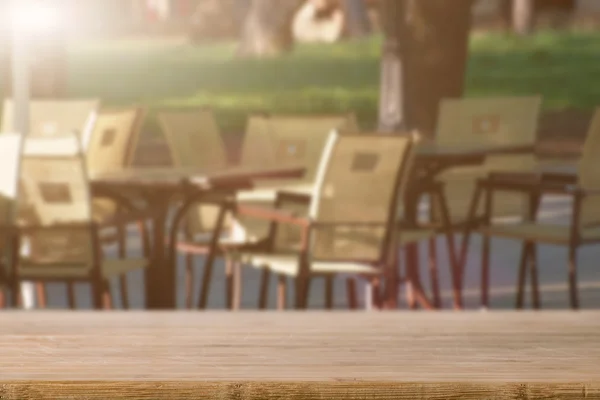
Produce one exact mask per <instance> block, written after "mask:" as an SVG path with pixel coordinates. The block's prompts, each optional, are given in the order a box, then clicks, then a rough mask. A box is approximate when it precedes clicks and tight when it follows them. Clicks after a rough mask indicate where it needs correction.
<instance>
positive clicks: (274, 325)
mask: <svg viewBox="0 0 600 400" xmlns="http://www.w3.org/2000/svg"><path fill="white" fill-rule="evenodd" d="M0 355H1V358H0V399H34V398H35V399H67V398H68V399H72V398H86V399H101V398H102V399H108V398H110V399H187V398H207V399H213V398H214V399H338V398H339V399H404V398H406V399H425V398H467V399H480V398H485V399H495V398H513V399H532V398H565V399H577V398H600V312H577V313H571V312H544V313H535V312H518V313H516V312H490V313H479V312H465V313H453V312H440V313H418V314H417V313H404V312H384V313H361V312H355V313H352V312H329V313H328V312H298V313H296V312H288V313H274V312H272V313H271V312H266V313H255V312H240V313H220V312H203V313H199V312H152V313H150V312H98V313H92V312H53V311H48V312H4V313H1V314H0Z"/></svg>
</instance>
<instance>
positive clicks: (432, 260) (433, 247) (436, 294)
mask: <svg viewBox="0 0 600 400" xmlns="http://www.w3.org/2000/svg"><path fill="white" fill-rule="evenodd" d="M428 248H429V278H430V280H431V292H432V293H433V305H434V306H435V308H441V306H442V301H441V298H440V285H439V280H438V257H437V243H436V238H435V237H432V238H430V239H429V245H428Z"/></svg>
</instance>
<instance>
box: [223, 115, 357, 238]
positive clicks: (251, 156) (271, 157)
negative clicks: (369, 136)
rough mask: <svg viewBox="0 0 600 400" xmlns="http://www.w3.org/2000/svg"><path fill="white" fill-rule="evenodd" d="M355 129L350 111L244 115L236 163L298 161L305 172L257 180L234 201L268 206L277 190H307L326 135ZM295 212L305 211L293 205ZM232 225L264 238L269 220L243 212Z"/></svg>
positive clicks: (239, 231)
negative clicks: (293, 177)
mask: <svg viewBox="0 0 600 400" xmlns="http://www.w3.org/2000/svg"><path fill="white" fill-rule="evenodd" d="M334 129H337V130H339V131H343V132H348V133H359V132H360V129H359V126H358V122H357V121H356V117H355V115H354V114H352V113H349V114H317V115H314V114H309V115H291V114H276V115H270V114H254V115H251V116H250V117H249V118H248V124H247V127H246V134H245V137H244V142H243V146H242V154H241V160H240V164H241V165H242V166H245V167H265V166H284V165H289V164H293V165H299V164H300V165H302V166H304V167H306V172H305V174H304V175H303V177H302V178H301V179H298V180H294V181H290V180H285V181H279V182H278V181H274V180H269V181H268V182H264V183H262V182H257V183H256V187H255V188H254V189H252V190H248V191H242V192H240V193H238V196H237V199H236V200H237V202H238V203H242V204H246V205H257V206H265V205H270V206H272V205H273V204H274V202H275V198H276V193H277V191H278V190H287V191H293V192H295V193H303V194H309V193H312V188H313V185H314V182H315V179H316V174H317V169H318V166H319V162H320V160H321V155H322V154H323V149H324V147H325V144H326V142H327V138H328V136H329V134H330V133H331V131H332V130H334ZM296 208H297V209H298V210H297V211H298V212H306V211H307V209H306V207H305V205H302V204H298V205H296ZM236 221H237V223H236V224H235V226H234V229H236V232H237V234H238V235H239V236H248V237H249V238H251V240H253V241H260V240H264V239H265V238H266V237H267V236H268V233H269V223H268V222H265V221H261V220H257V219H254V218H246V217H245V216H244V215H243V214H238V215H237V217H236Z"/></svg>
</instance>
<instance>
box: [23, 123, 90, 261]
mask: <svg viewBox="0 0 600 400" xmlns="http://www.w3.org/2000/svg"><path fill="white" fill-rule="evenodd" d="M18 203H19V219H20V221H21V222H22V223H24V224H25V225H36V226H41V227H52V226H55V225H60V224H68V223H81V224H86V223H91V221H92V211H91V210H92V209H91V200H90V190H89V182H88V176H87V172H86V165H85V158H84V156H83V150H82V146H81V142H80V140H79V139H78V138H77V137H76V136H75V135H74V134H72V135H63V136H56V137H52V138H27V139H26V142H25V146H24V151H23V158H22V162H21V190H20V193H19V201H18ZM23 242H24V243H26V246H25V247H26V248H28V250H27V251H25V253H27V254H24V255H23V256H24V257H25V259H24V261H23V262H22V263H21V266H20V268H28V266H30V265H31V263H34V264H36V265H37V264H46V265H47V267H48V268H52V266H55V267H58V266H60V267H61V268H64V267H68V268H70V269H69V270H68V271H72V272H73V273H76V272H77V271H78V269H81V268H91V265H92V262H91V261H92V260H93V249H94V246H93V236H92V231H91V229H90V230H89V231H88V230H81V229H78V230H72V231H70V230H60V231H53V230H44V229H42V230H39V231H37V232H33V233H31V234H28V235H27V236H25V237H24V238H23ZM63 271H65V270H64V269H63Z"/></svg>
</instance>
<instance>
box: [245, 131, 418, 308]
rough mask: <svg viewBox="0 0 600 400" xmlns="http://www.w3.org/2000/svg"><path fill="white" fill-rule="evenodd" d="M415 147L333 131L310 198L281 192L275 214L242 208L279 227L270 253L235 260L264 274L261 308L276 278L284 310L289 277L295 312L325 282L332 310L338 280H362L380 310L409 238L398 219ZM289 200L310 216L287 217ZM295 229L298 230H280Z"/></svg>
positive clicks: (393, 138) (405, 138)
mask: <svg viewBox="0 0 600 400" xmlns="http://www.w3.org/2000/svg"><path fill="white" fill-rule="evenodd" d="M415 141H416V138H415V136H413V135H408V134H405V135H350V134H340V133H338V132H335V131H334V132H333V133H332V134H331V135H330V136H329V139H328V142H327V144H326V146H325V150H324V151H323V156H322V157H321V162H320V166H319V168H318V172H317V178H316V182H315V185H314V192H313V194H312V196H310V197H306V196H298V195H297V194H294V193H288V192H286V191H285V190H283V191H279V192H278V193H277V206H279V208H277V209H271V210H269V209H267V208H263V209H261V208H259V207H248V206H238V207H244V208H245V212H246V213H247V215H255V216H256V217H257V218H270V219H271V221H273V223H272V225H271V229H270V237H271V249H270V250H271V251H269V252H265V253H257V252H253V251H249V252H243V251H242V252H239V253H237V254H235V256H236V257H238V258H239V261H240V262H241V263H244V264H249V265H251V266H252V267H255V268H259V269H262V271H263V278H262V279H261V289H260V299H259V307H260V308H264V307H265V306H266V301H267V282H268V278H269V275H270V273H274V274H275V275H277V276H278V278H279V283H278V301H277V303H278V308H279V309H283V308H284V307H285V298H286V286H287V278H288V277H291V278H293V279H295V287H296V290H295V294H296V307H297V308H306V307H307V297H308V289H309V285H310V281H311V279H313V278H315V277H323V278H325V279H326V282H327V285H326V293H325V296H326V307H327V308H332V307H333V285H331V284H330V282H332V277H334V276H336V275H347V276H352V277H361V278H364V279H365V280H366V281H367V283H368V285H367V288H368V289H370V291H368V293H369V294H368V295H367V296H366V306H367V308H370V307H371V306H372V305H373V303H375V304H376V305H378V306H379V305H380V302H379V301H378V298H377V297H378V296H377V293H378V291H377V290H376V289H377V287H378V283H379V281H380V280H381V278H382V277H384V276H386V275H387V274H388V273H389V271H391V270H392V269H394V268H395V266H393V265H391V264H390V263H391V262H392V261H393V260H394V257H392V256H391V254H392V253H393V251H395V246H396V244H398V243H401V242H404V240H406V239H405V238H402V234H403V232H402V231H399V230H397V229H396V228H397V224H396V220H397V215H396V213H397V211H398V209H399V208H398V207H397V205H398V202H399V201H400V199H402V198H403V197H402V196H403V193H404V192H405V189H406V183H407V180H408V179H409V174H408V171H409V170H410V168H411V164H412V161H413V158H412V157H411V154H412V152H413V149H414V143H415ZM289 202H292V203H293V202H300V203H302V204H305V205H306V204H308V209H309V211H308V213H307V214H302V215H299V214H298V213H295V212H289V211H288V210H286V204H285V203H289ZM290 225H291V226H296V227H298V228H299V229H298V230H294V231H291V230H287V229H281V228H284V227H285V226H290ZM397 235H398V236H397ZM409 240H410V239H409ZM239 273H241V271H237V272H236V274H239ZM239 281H240V278H239V277H237V278H236V282H239ZM239 290H241V287H240V285H236V292H238V291H239ZM353 295H354V293H351V291H349V293H348V297H349V303H350V304H349V305H350V306H352V305H353V304H355V303H356V299H354V298H353ZM239 296H240V294H239V293H236V297H237V298H239ZM374 298H375V299H374Z"/></svg>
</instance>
